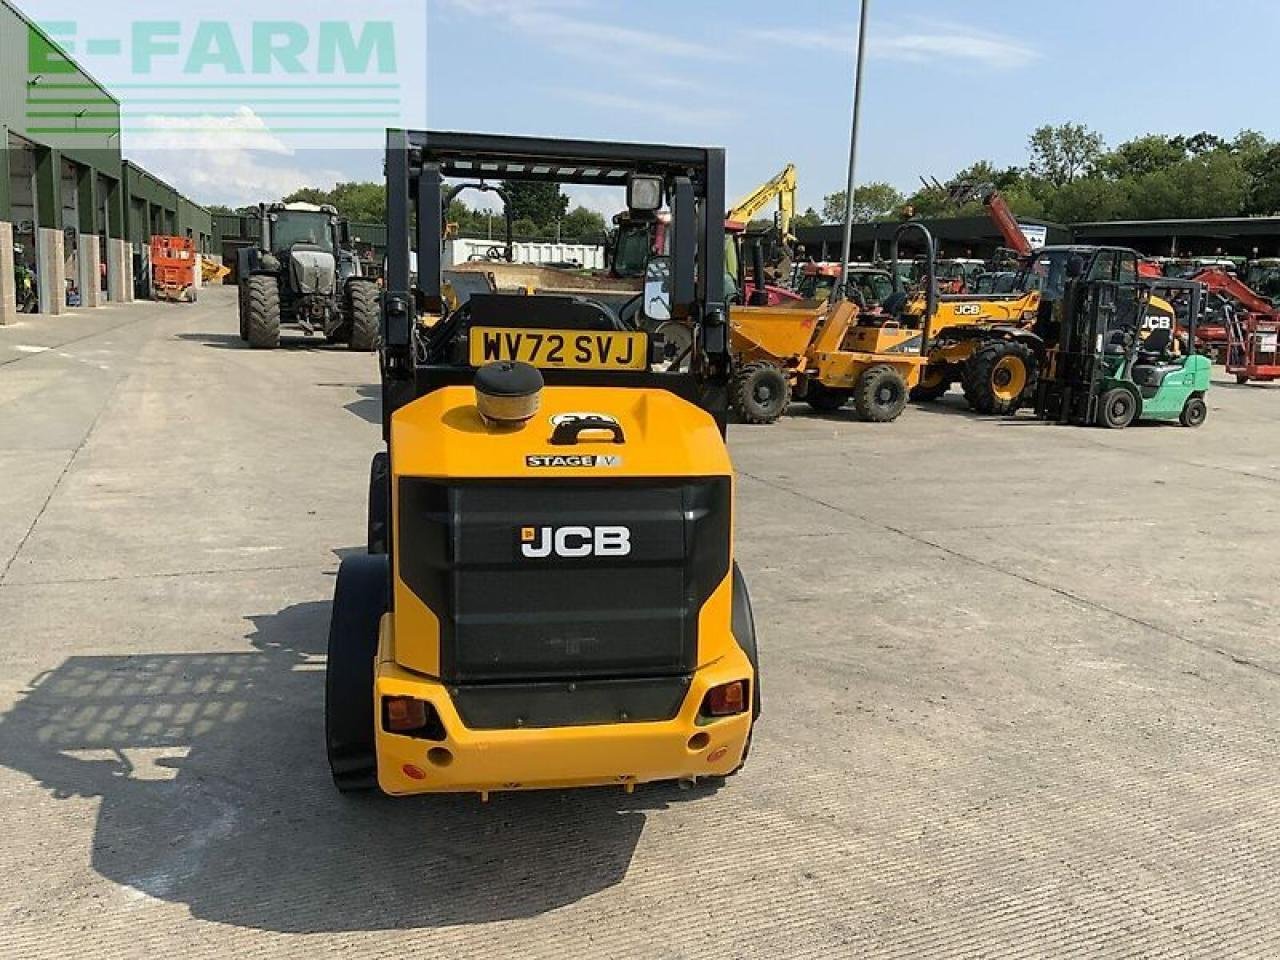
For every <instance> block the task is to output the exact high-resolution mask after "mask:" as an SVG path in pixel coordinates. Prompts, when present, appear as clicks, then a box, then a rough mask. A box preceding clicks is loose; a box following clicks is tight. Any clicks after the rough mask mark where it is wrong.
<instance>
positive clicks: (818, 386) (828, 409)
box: [804, 380, 849, 413]
mask: <svg viewBox="0 0 1280 960" xmlns="http://www.w3.org/2000/svg"><path fill="white" fill-rule="evenodd" d="M804 402H805V403H807V404H808V405H809V406H810V407H812V408H813V409H814V410H817V411H819V412H821V413H834V412H835V411H837V410H839V409H840V408H841V407H843V406H844V405H845V404H846V403H848V402H849V391H847V390H834V389H832V388H831V387H828V386H826V385H824V384H822V383H819V382H818V381H817V380H810V381H809V383H808V385H807V386H806V387H805V388H804Z"/></svg>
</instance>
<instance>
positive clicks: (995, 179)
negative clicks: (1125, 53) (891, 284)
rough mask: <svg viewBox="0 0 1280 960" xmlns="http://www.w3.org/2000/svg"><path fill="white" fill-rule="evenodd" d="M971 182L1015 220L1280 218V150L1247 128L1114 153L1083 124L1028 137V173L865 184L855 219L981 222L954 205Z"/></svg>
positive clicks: (987, 168)
mask: <svg viewBox="0 0 1280 960" xmlns="http://www.w3.org/2000/svg"><path fill="white" fill-rule="evenodd" d="M964 184H969V185H977V186H987V187H995V188H996V189H998V190H999V191H1000V192H1001V193H1002V194H1003V195H1004V198H1005V200H1006V201H1007V202H1008V204H1009V206H1010V207H1011V208H1012V209H1013V211H1014V213H1016V214H1017V215H1019V216H1023V217H1037V218H1042V219H1045V220H1052V221H1056V222H1058V223H1085V222H1089V221H1096V220H1165V219H1184V218H1185V219H1193V218H1202V217H1251V216H1270V215H1273V214H1276V213H1278V212H1280V143H1278V142H1276V141H1272V140H1268V139H1267V138H1266V137H1265V136H1263V135H1262V134H1261V133H1258V132H1257V131H1255V130H1242V131H1241V132H1240V133H1238V134H1236V135H1235V137H1233V138H1231V139H1227V138H1224V137H1221V136H1218V135H1216V134H1212V133H1204V132H1202V133H1197V134H1194V135H1191V136H1183V135H1173V136H1170V135H1165V134H1159V133H1151V134H1146V135H1144V136H1141V137H1135V138H1134V139H1132V140H1126V141H1125V142H1124V143H1121V144H1118V145H1117V146H1115V147H1112V148H1108V147H1107V145H1106V143H1105V141H1104V140H1103V137H1102V135H1101V134H1099V133H1097V132H1096V131H1094V130H1090V129H1089V128H1088V127H1087V126H1085V125H1084V124H1079V123H1064V124H1061V125H1057V126H1054V125H1046V126H1042V127H1039V128H1038V129H1036V130H1035V131H1034V132H1033V133H1032V134H1031V136H1030V137H1029V138H1028V141H1027V162H1026V164H1025V165H1024V166H1012V167H998V166H996V165H995V164H992V163H991V162H989V161H987V160H978V161H976V162H974V163H972V164H970V165H969V166H967V167H965V168H964V169H962V170H959V171H956V172H955V173H954V174H953V175H952V176H951V177H949V178H948V179H947V180H945V181H941V182H940V183H939V184H938V185H936V186H935V185H933V184H932V183H930V185H927V186H926V185H923V184H922V186H921V187H920V189H918V190H916V191H915V192H913V193H910V194H903V193H901V192H899V191H898V190H897V189H895V188H894V187H893V186H892V185H890V184H887V183H882V182H876V183H868V184H864V185H862V186H860V187H858V188H856V189H855V190H854V194H853V197H854V204H853V206H854V219H855V221H857V222H860V223H867V222H870V221H873V220H884V219H895V218H897V217H901V216H904V215H905V216H911V215H915V216H920V217H929V218H932V217H953V216H967V215H980V214H981V213H982V207H981V204H980V203H979V202H977V201H974V200H970V201H968V202H957V200H956V199H955V197H956V196H957V193H956V190H955V188H957V187H959V186H961V185H964ZM844 205H845V193H844V191H843V190H841V191H839V192H837V193H832V194H828V195H827V196H826V197H825V198H824V200H823V203H822V210H821V211H818V210H814V209H813V208H812V207H810V208H809V209H808V210H806V211H805V212H804V213H803V214H802V215H800V216H799V217H797V222H798V223H799V224H801V225H817V224H822V223H842V222H843V221H844Z"/></svg>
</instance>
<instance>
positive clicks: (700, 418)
mask: <svg viewBox="0 0 1280 960" xmlns="http://www.w3.org/2000/svg"><path fill="white" fill-rule="evenodd" d="M575 413H576V414H582V413H597V414H603V415H605V416H606V417H610V418H612V419H613V420H615V421H616V422H617V423H618V425H619V426H620V427H621V428H622V432H623V436H624V438H625V442H624V443H621V444H615V443H613V442H612V438H611V437H608V436H606V435H604V434H600V435H597V436H594V437H584V438H583V440H582V442H581V443H579V444H578V445H576V446H574V447H572V448H563V447H562V448H557V447H554V446H552V445H551V442H550V439H551V434H552V432H553V428H554V424H553V423H552V419H553V418H557V417H565V416H568V415H572V414H575ZM391 450H392V460H391V470H392V475H393V476H418V477H448V478H457V479H463V478H467V477H503V478H513V477H524V478H528V479H542V480H546V479H549V478H552V477H557V476H559V477H575V478H579V479H580V478H582V476H583V472H582V470H581V469H577V468H574V467H570V466H565V467H559V468H548V467H531V466H529V464H528V462H527V460H526V458H527V457H529V456H534V455H538V454H557V453H561V454H574V453H591V454H601V455H609V454H616V455H617V456H618V457H619V462H618V463H617V464H615V465H613V466H611V467H609V468H608V470H607V472H606V471H605V470H604V469H603V468H602V469H601V470H600V472H599V473H598V474H597V475H598V476H599V477H600V478H601V479H613V480H616V479H619V478H622V477H660V476H670V477H678V476H702V477H706V476H729V475H730V474H731V473H732V465H731V464H730V461H729V453H728V451H727V450H726V449H725V445H724V439H723V438H722V437H721V436H720V430H719V428H718V427H717V426H716V422H715V420H714V419H712V417H711V416H710V415H709V414H708V413H707V412H706V411H704V410H702V409H701V408H699V407H696V406H694V405H693V404H691V403H688V402H687V401H685V400H682V399H680V398H679V397H677V396H676V395H675V394H673V393H671V392H670V391H667V390H660V389H654V390H638V389H634V388H625V389H624V388H614V389H610V388H608V387H600V386H591V387H547V388H546V389H544V390H543V391H542V403H541V408H540V409H539V411H538V413H537V415H536V416H534V418H533V419H532V420H530V421H528V422H527V423H525V424H523V425H521V426H519V427H516V428H514V429H511V428H495V427H490V426H487V425H486V424H485V423H484V421H483V420H481V419H480V414H479V412H478V411H477V410H476V404H475V392H474V390H473V389H472V388H471V387H466V386H457V387H444V388H442V389H440V390H435V391H433V392H431V393H429V394H427V395H426V396H425V397H421V398H420V399H418V400H415V401H413V402H412V403H409V404H406V405H405V406H403V407H401V408H400V409H399V410H397V411H396V412H395V413H394V414H393V415H392V418H391Z"/></svg>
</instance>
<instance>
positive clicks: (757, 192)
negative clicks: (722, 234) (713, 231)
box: [724, 163, 796, 299]
mask: <svg viewBox="0 0 1280 960" xmlns="http://www.w3.org/2000/svg"><path fill="white" fill-rule="evenodd" d="M774 200H777V202H778V210H777V213H776V214H775V215H774V227H775V229H776V238H777V242H776V243H773V244H769V245H770V246H772V247H773V248H774V250H775V251H776V252H775V255H774V256H766V257H763V259H764V260H765V271H766V273H767V274H768V275H767V276H766V278H765V280H766V282H770V283H776V282H778V280H780V279H785V278H787V277H790V276H791V262H792V260H793V259H794V251H795V243H796V238H795V234H793V233H792V232H791V226H792V223H793V222H794V220H795V217H796V165H795V164H794V163H788V164H787V165H786V166H785V167H783V168H782V170H780V171H779V172H778V173H776V174H774V175H773V176H772V177H770V178H769V179H768V180H766V181H765V182H764V183H762V184H760V186H758V187H756V188H755V189H754V190H752V191H751V192H750V193H749V194H747V195H746V196H745V197H743V198H742V199H741V200H739V201H738V202H737V203H735V204H734V205H733V206H732V207H730V208H729V212H728V213H727V214H725V218H724V227H725V231H726V232H727V233H728V234H729V235H730V236H734V237H741V236H745V235H746V234H747V228H748V225H749V224H750V223H751V221H752V220H753V219H754V218H755V217H756V215H757V214H758V213H760V211H762V210H763V209H764V208H765V207H767V206H768V205H769V204H770V203H772V202H773V201H774ZM747 239H748V240H749V241H754V243H755V244H756V245H759V244H763V243H765V242H766V238H765V237H762V236H759V235H756V236H751V237H747ZM757 286H759V284H757ZM746 299H749V298H746Z"/></svg>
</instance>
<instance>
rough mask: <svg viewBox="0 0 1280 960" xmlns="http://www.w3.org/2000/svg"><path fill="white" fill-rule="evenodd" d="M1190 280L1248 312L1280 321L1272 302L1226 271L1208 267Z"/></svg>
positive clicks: (1279, 312)
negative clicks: (1233, 301) (1235, 303)
mask: <svg viewBox="0 0 1280 960" xmlns="http://www.w3.org/2000/svg"><path fill="white" fill-rule="evenodd" d="M1190 279H1191V280H1195V281H1196V282H1197V283H1202V284H1204V286H1205V289H1207V290H1208V291H1209V292H1210V293H1217V294H1221V295H1222V296H1225V297H1230V298H1231V299H1233V300H1235V301H1236V302H1237V303H1239V304H1240V305H1241V306H1243V307H1244V308H1245V309H1246V310H1249V311H1251V312H1253V313H1260V314H1262V315H1263V316H1264V317H1269V318H1271V319H1280V310H1277V309H1276V308H1275V307H1274V306H1272V304H1271V302H1270V301H1268V300H1264V299H1263V298H1262V297H1260V296H1258V294H1256V293H1254V292H1253V290H1252V289H1250V287H1249V286H1248V285H1247V284H1246V283H1245V282H1244V281H1243V280H1241V279H1239V278H1238V277H1233V276H1232V275H1231V274H1229V273H1227V272H1226V271H1225V270H1219V269H1218V268H1217V267H1208V268H1206V269H1204V270H1201V271H1199V272H1198V273H1196V274H1194V275H1193V276H1191V277H1190Z"/></svg>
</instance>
